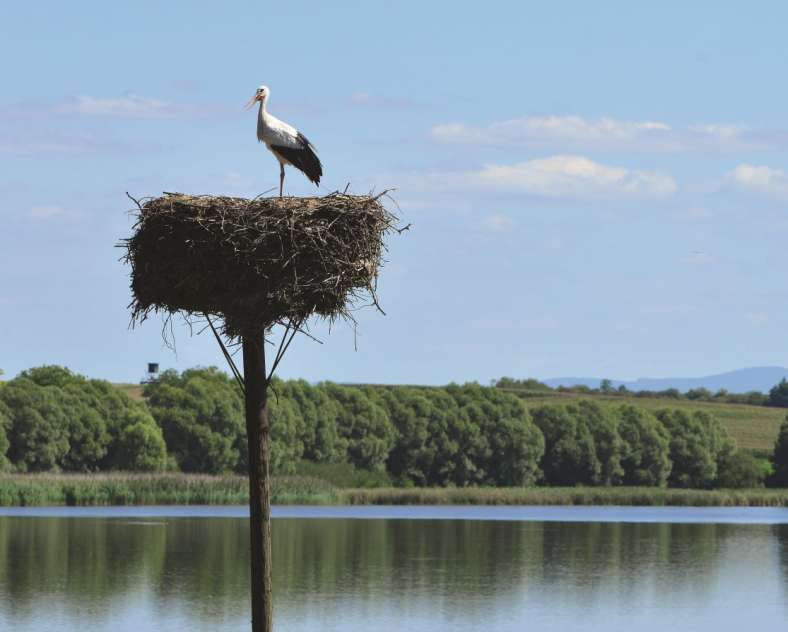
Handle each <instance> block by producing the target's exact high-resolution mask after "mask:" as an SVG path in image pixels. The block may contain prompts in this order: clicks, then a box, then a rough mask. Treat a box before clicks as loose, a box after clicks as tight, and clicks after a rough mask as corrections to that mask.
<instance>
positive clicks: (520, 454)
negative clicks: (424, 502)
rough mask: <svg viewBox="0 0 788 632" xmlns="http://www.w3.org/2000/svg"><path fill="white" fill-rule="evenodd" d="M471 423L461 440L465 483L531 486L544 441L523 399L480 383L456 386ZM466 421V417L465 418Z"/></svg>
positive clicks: (456, 395) (454, 394)
mask: <svg viewBox="0 0 788 632" xmlns="http://www.w3.org/2000/svg"><path fill="white" fill-rule="evenodd" d="M446 390H447V392H448V393H449V394H450V395H451V396H452V397H453V398H454V399H455V401H456V402H457V404H458V405H459V407H460V411H462V412H463V413H464V414H465V417H466V418H467V422H466V423H465V424H464V427H463V430H464V432H463V434H462V435H461V437H460V439H461V441H460V454H461V455H462V457H463V466H464V467H463V468H461V469H460V470H459V471H462V470H463V469H464V470H465V474H466V477H467V478H466V480H465V481H464V482H463V484H484V485H498V486H503V485H530V484H532V483H534V482H535V481H536V480H537V479H538V478H539V476H540V475H541V471H540V470H539V459H540V458H541V457H542V454H543V453H544V442H543V438H542V437H541V436H540V434H541V433H540V432H539V430H538V428H536V426H535V425H534V424H533V421H532V420H531V418H530V415H529V413H528V410H527V409H526V408H525V406H524V405H523V403H522V401H521V400H520V399H519V398H518V397H515V396H514V395H511V394H509V393H505V392H501V391H500V390H497V389H491V388H484V387H482V386H479V385H478V384H466V385H464V386H456V385H451V386H449V387H448V388H447V389H446ZM463 421H465V420H463Z"/></svg>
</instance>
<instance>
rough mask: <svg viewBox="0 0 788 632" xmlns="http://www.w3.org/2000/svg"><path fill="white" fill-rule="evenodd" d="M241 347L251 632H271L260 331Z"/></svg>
mask: <svg viewBox="0 0 788 632" xmlns="http://www.w3.org/2000/svg"><path fill="white" fill-rule="evenodd" d="M242 347H243V356H244V384H245V388H246V396H245V405H246V438H247V441H248V443H249V532H250V543H251V581H252V632H271V631H272V630H273V619H272V603H271V481H270V479H269V460H270V459H269V441H268V438H269V428H268V392H267V390H268V381H267V379H266V372H265V339H264V334H263V330H260V331H259V332H257V333H255V334H253V335H250V336H243V341H242Z"/></svg>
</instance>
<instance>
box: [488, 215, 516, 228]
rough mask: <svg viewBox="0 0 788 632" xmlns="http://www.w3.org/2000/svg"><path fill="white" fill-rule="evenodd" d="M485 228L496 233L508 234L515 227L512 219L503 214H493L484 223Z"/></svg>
mask: <svg viewBox="0 0 788 632" xmlns="http://www.w3.org/2000/svg"><path fill="white" fill-rule="evenodd" d="M482 224H483V226H484V228H486V229H487V230H491V231H494V232H506V231H508V230H510V229H511V228H512V227H513V226H514V222H512V220H511V218H509V217H507V216H506V215H503V214H502V213H493V214H492V215H490V216H488V217H486V218H485V219H484V222H483V223H482Z"/></svg>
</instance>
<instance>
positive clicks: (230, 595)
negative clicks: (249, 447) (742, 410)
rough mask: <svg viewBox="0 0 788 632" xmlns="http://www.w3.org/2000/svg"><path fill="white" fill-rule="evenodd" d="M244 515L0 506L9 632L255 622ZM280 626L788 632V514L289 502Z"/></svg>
mask: <svg viewBox="0 0 788 632" xmlns="http://www.w3.org/2000/svg"><path fill="white" fill-rule="evenodd" d="M245 516H246V512H245V510H244V509H243V508H240V507H131V508H127V507H123V508H30V509H24V508H23V509H0V630H13V631H14V632H27V631H32V630H35V631H41V630H56V631H57V632H77V631H79V632H85V631H86V630H90V631H91V632H94V631H98V630H107V631H109V630H112V631H113V632H118V631H129V632H131V631H132V630H133V631H135V632H136V631H138V630H156V631H162V632H163V631H167V632H172V631H179V630H184V631H186V630H188V631H190V632H194V631H198V630H199V631H202V630H206V631H207V630H211V631H215V630H222V631H224V630H229V631H244V630H247V629H249V624H248V620H249V607H248V587H249V586H248V572H249V571H248V560H247V549H248V545H247V537H248V527H247V524H246V517H245ZM273 534H274V594H275V608H276V610H275V624H276V628H277V629H278V630H282V631H285V630H287V631H301V630H304V631H305V630H343V631H350V632H356V631H358V632H361V631H366V630H395V629H398V630H403V631H424V632H426V631H430V632H433V631H437V630H494V631H518V632H519V631H524V630H525V631H533V630H558V631H563V630H572V631H574V630H599V631H601V630H604V631H606V632H610V631H611V630H632V629H636V630H638V631H639V632H642V631H652V630H654V631H656V630H660V631H662V632H664V630H670V632H681V631H684V630H687V631H690V630H692V631H693V632H694V631H698V630H703V629H711V630H715V631H719V630H741V629H749V628H753V629H757V630H758V632H764V631H769V630H775V631H776V630H781V631H782V630H785V629H788V625H787V623H786V622H788V510H786V509H753V508H731V509H713V508H712V509H691V508H653V507H650V508H637V507H626V508H622V507H619V508H616V507H605V508H594V507H278V508H276V509H275V520H274V526H273Z"/></svg>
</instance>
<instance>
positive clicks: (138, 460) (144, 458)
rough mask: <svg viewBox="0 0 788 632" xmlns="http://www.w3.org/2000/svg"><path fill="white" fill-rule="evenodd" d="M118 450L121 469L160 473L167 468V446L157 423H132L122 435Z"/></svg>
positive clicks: (143, 421)
mask: <svg viewBox="0 0 788 632" xmlns="http://www.w3.org/2000/svg"><path fill="white" fill-rule="evenodd" d="M117 443H118V445H117V449H116V453H115V454H116V457H115V458H116V464H117V466H118V468H119V469H121V470H127V471H131V472H159V471H161V470H164V469H165V468H166V467H167V445H166V444H165V442H164V436H163V435H162V433H161V428H159V427H158V426H157V425H156V424H155V423H148V422H146V421H145V420H140V421H136V422H134V423H130V424H129V425H127V426H126V427H125V428H123V430H122V431H121V433H120V436H119V437H118V442H117Z"/></svg>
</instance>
